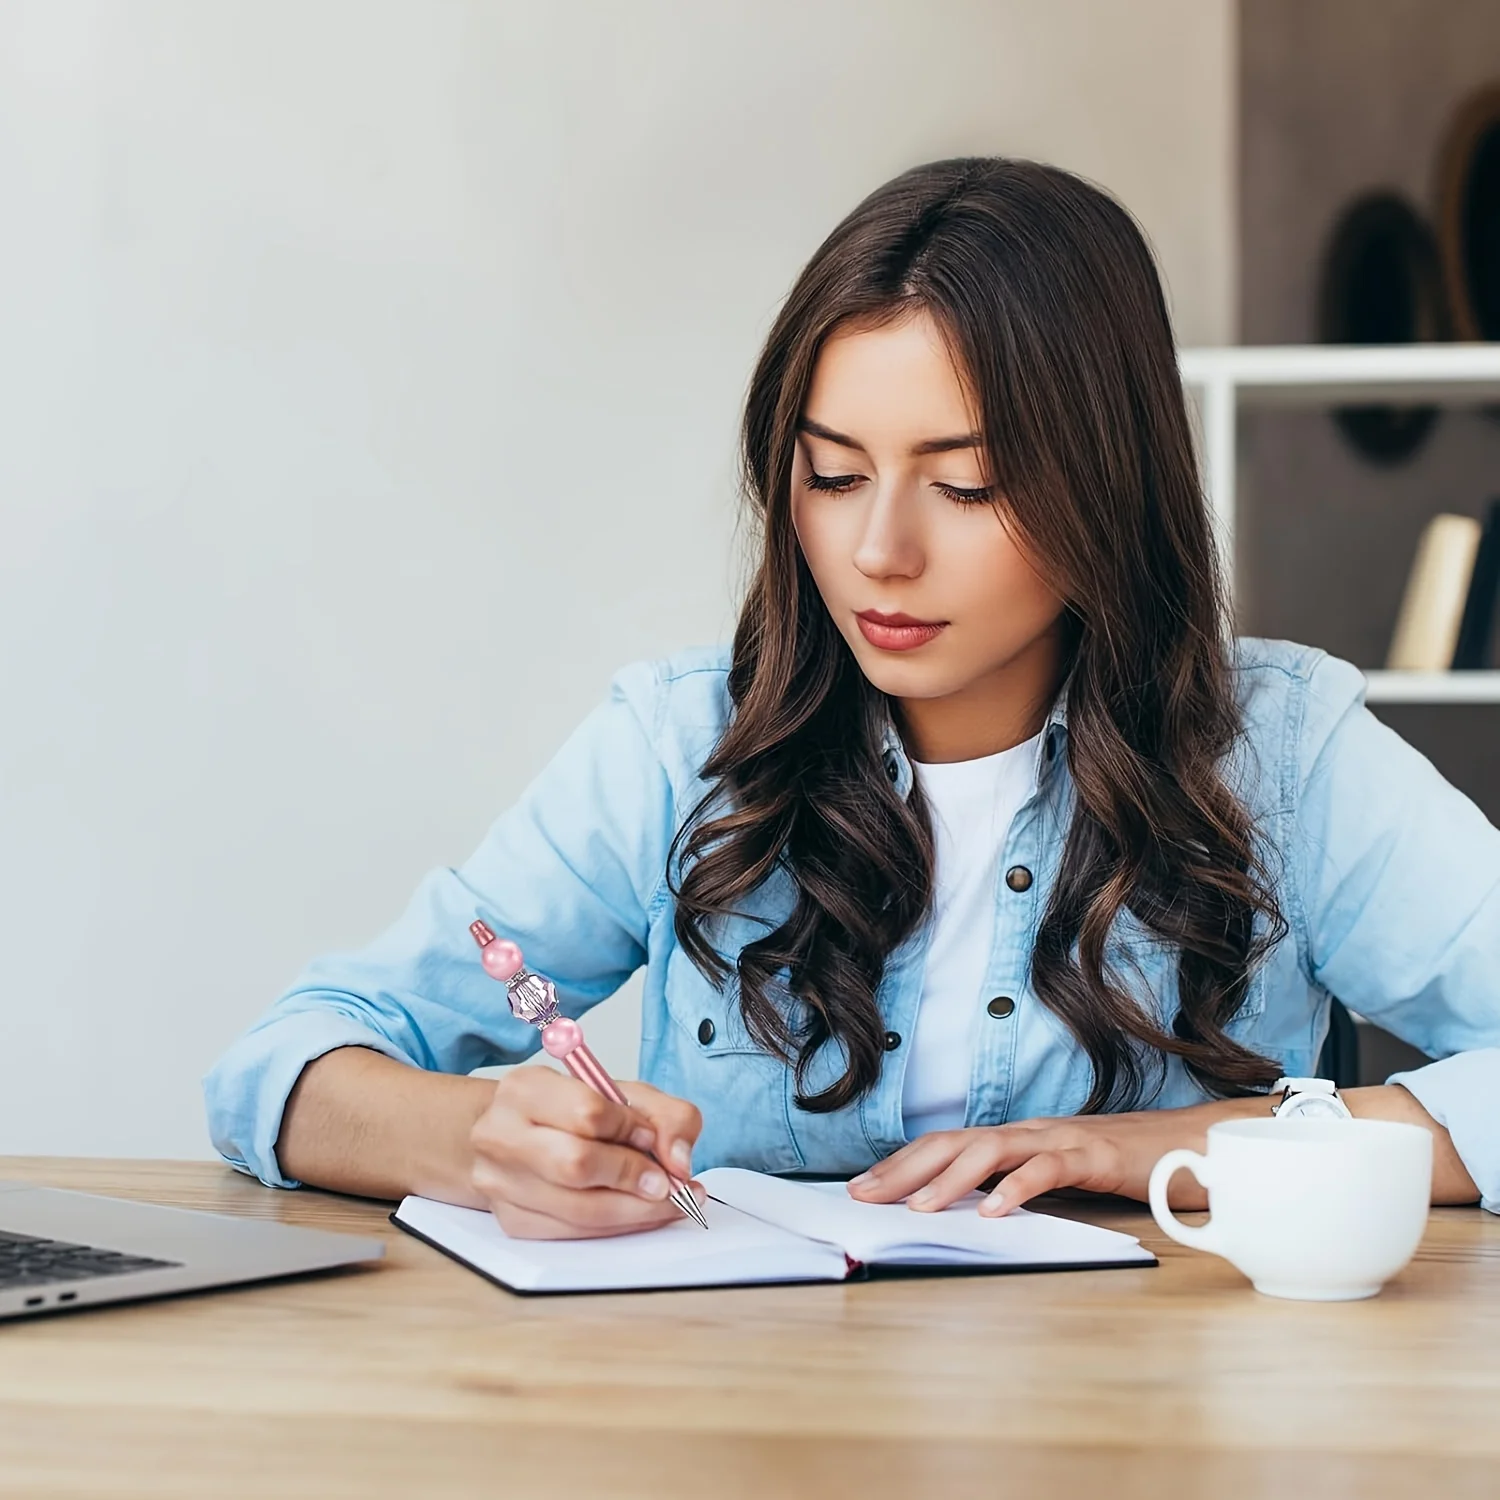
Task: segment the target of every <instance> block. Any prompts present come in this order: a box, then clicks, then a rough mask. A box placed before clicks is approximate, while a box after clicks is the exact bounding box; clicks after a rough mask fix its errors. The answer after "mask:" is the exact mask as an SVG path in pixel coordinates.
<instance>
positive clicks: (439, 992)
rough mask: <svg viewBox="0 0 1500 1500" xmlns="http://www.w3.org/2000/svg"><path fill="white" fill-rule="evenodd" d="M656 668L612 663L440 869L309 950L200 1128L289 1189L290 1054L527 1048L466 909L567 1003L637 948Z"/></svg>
mask: <svg viewBox="0 0 1500 1500" xmlns="http://www.w3.org/2000/svg"><path fill="white" fill-rule="evenodd" d="M661 696H662V695H661V691H660V684H659V680H658V674H657V672H656V670H655V668H654V667H653V666H652V665H651V664H649V663H641V664H638V665H636V666H633V667H628V668H626V669H625V670H624V671H622V672H620V673H619V674H618V675H617V676H616V677H615V679H614V682H613V683H612V685H611V690H610V694H609V697H608V698H607V699H606V701H605V702H604V703H602V704H601V705H600V706H599V707H598V708H596V709H595V710H594V712H593V713H592V714H590V715H589V717H588V718H587V719H586V720H585V721H584V722H583V723H582V724H581V725H580V726H579V728H578V729H577V730H576V731H575V732H574V733H573V734H572V736H571V737H570V738H569V739H568V741H567V742H566V743H565V744H564V745H563V747H562V748H561V749H560V750H559V751H558V753H557V755H556V756H555V757H554V758H553V759H552V761H551V762H550V763H549V764H548V765H547V766H546V768H545V769H544V770H543V771H542V773H541V774H540V775H539V776H538V777H537V778H536V780H535V781H533V782H532V784H531V785H530V786H529V787H528V788H527V790H526V791H525V793H524V794H523V795H522V797H521V799H520V801H519V802H518V803H517V804H516V805H515V806H514V807H512V808H511V809H510V810H509V811H507V812H506V813H504V814H503V815H502V816H501V817H500V818H499V819H498V820H497V821H496V822H495V823H494V825H493V826H492V827H491V828H490V830H489V832H488V834H487V835H486V836H485V839H484V841H483V843H481V845H480V846H479V848H478V849H477V850H476V851H475V852H474V853H473V855H472V856H471V857H470V858H469V859H468V860H467V861H466V862H465V863H464V864H463V865H461V866H459V867H458V868H455V869H440V870H435V871H433V872H432V873H430V874H429V875H428V876H427V877H426V878H425V879H424V880H423V881H422V882H421V884H420V885H419V886H418V888H417V890H416V892H415V894H414V895H413V897H412V899H411V901H410V903H409V904H408V906H407V908H406V911H405V912H404V913H403V914H402V916H401V917H400V919H399V920H398V921H397V922H396V923H395V924H394V925H393V926H391V927H390V928H389V929H387V930H386V931H385V932H384V933H383V934H382V935H381V936H380V937H378V938H377V939H376V940H375V941H374V942H373V943H371V944H370V945H369V946H368V947H367V948H365V949H363V950H361V951H358V952H353V953H346V954H332V955H329V956H326V957H323V958H320V959H318V960H316V961H315V962H314V963H312V964H310V965H309V966H308V968H307V969H306V970H305V971H304V972H303V973H302V974H301V975H300V976H299V977H298V978H297V980H296V982H295V983H294V984H293V985H292V986H291V988H290V989H288V990H287V992H286V993H285V994H284V995H282V996H281V998H280V999H279V1000H278V1001H277V1002H276V1003H275V1004H274V1005H273V1006H272V1007H271V1008H270V1010H269V1011H268V1012H267V1013H266V1014H265V1015H264V1016H263V1017H262V1018H261V1019H260V1020H259V1021H257V1022H256V1023H255V1025H253V1026H252V1027H251V1028H250V1030H249V1031H248V1032H246V1034H245V1035H244V1036H243V1037H241V1038H240V1040H239V1041H238V1042H236V1043H235V1044H234V1045H233V1046H232V1047H231V1048H230V1049H229V1051H228V1052H227V1053H226V1054H225V1055H224V1057H223V1058H222V1059H221V1060H220V1061H219V1062H218V1064H217V1065H216V1066H215V1067H214V1068H213V1070H212V1071H211V1072H210V1073H209V1074H208V1076H207V1077H206V1078H205V1080H204V1098H205V1103H206V1106H207V1111H208V1124H209V1132H210V1135H211V1137H212V1140H213V1144H214V1147H215V1149H217V1150H218V1152H219V1153H220V1154H221V1155H222V1156H223V1157H224V1159H225V1160H226V1161H228V1162H229V1163H230V1164H231V1165H232V1166H235V1167H237V1168H239V1169H240V1170H241V1171H245V1172H249V1173H252V1174H253V1175H255V1176H256V1177H259V1178H260V1179H261V1181H262V1182H266V1183H269V1184H272V1185H273V1186H279V1187H295V1186H297V1184H296V1183H295V1182H294V1181H292V1180H291V1179H290V1178H288V1177H286V1176H285V1175H284V1174H283V1173H282V1171H281V1168H280V1166H279V1164H278V1162H277V1159H276V1140H277V1136H278V1135H279V1133H280V1130H281V1120H282V1115H283V1112H284V1110H285V1108H286V1101H287V1098H288V1096H289V1095H290V1093H291V1091H292V1087H293V1085H294V1084H295V1083H296V1081H297V1079H298V1077H299V1076H300V1074H301V1072H302V1070H303V1069H304V1068H305V1067H306V1066H307V1064H308V1063H309V1062H311V1061H313V1060H314V1059H315V1058H318V1057H321V1056H323V1055H324V1054H325V1053H327V1052H331V1051H333V1050H334V1049H335V1048H338V1047H367V1048H372V1049H373V1050H375V1051H377V1052H382V1053H384V1054H385V1055H386V1056H388V1057H392V1058H395V1059H396V1060H397V1061H399V1062H404V1063H408V1064H410V1065H411V1066H413V1067H418V1068H425V1069H432V1070H437V1071H441V1072H446V1073H467V1072H471V1071H472V1070H473V1069H475V1068H478V1067H485V1066H489V1065H493V1064H495V1063H509V1062H520V1061H522V1060H523V1059H524V1058H526V1057H528V1056H529V1055H530V1054H531V1053H533V1052H534V1051H535V1050H536V1048H537V1046H538V1034H537V1032H536V1031H535V1029H534V1028H532V1027H531V1026H528V1025H526V1024H525V1023H523V1022H521V1021H518V1020H517V1019H516V1018H515V1017H514V1016H512V1015H511V1013H510V1009H509V1007H508V1005H507V1004H506V998H505V990H504V987H503V986H501V985H498V984H496V983H495V981H494V980H492V979H490V978H489V977H488V975H486V974H485V972H484V970H483V968H482V967H481V965H480V963H479V955H478V951H477V949H476V948H475V946H474V941H473V939H472V938H471V937H470V936H469V931H468V927H469V923H470V922H472V921H473V920H474V919H475V918H476V917H482V918H483V919H484V920H485V921H487V922H488V923H489V924H490V926H491V927H493V928H494V930H495V931H496V932H497V933H499V934H500V935H501V936H504V937H508V938H510V939H512V940H513V941H515V942H516V943H518V944H519V945H520V947H521V949H522V951H523V952H524V954H525V955H526V962H527V964H528V966H529V967H532V968H535V969H538V970H540V971H542V972H544V973H546V974H547V975H548V977H549V978H551V979H553V980H554V981H555V982H556V984H557V989H558V998H559V1001H560V1003H561V1005H562V1008H563V1009H564V1011H565V1012H566V1013H567V1014H569V1015H573V1016H577V1015H580V1014H582V1013H583V1012H584V1011H586V1010H587V1009H588V1008H589V1007H590V1006H592V1005H594V1004H596V1003H597V1002H598V1001H600V1000H602V999H604V998H605V997H606V996H608V995H610V994H612V993H614V991H615V990H617V989H618V988H619V987H620V985H621V984H623V983H624V982H625V980H626V979H628V978H629V977H630V975H631V974H632V973H633V972H634V971H635V970H636V969H637V968H639V967H640V966H641V964H642V963H643V962H644V961H645V958H646V941H647V935H648V932H649V925H650V916H651V912H652V910H653V908H654V906H655V905H656V904H657V903H658V902H659V901H660V899H661V892H662V889H663V883H664V878H665V871H666V858H667V851H668V848H669V846H670V842H671V833H672V828H673V808H672V794H671V788H670V785H669V782H668V778H667V774H666V771H665V769H664V767H663V766H662V763H661V759H660V757H659V755H658V754H657V751H656V748H655V745H656V733H657V729H658V727H659V726H658V723H657V719H658V717H659V714H660V711H661Z"/></svg>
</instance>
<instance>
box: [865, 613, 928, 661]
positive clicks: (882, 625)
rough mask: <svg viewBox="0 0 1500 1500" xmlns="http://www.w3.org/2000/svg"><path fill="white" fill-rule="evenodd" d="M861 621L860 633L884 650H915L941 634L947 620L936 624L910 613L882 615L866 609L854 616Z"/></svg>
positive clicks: (873, 644)
mask: <svg viewBox="0 0 1500 1500" xmlns="http://www.w3.org/2000/svg"><path fill="white" fill-rule="evenodd" d="M854 618H855V619H856V620H857V621H858V622H859V633H860V634H861V635H862V636H864V638H865V639H866V640H867V641H868V642H869V643H870V644H871V645H872V646H878V647H879V648H880V649H881V650H882V651H913V650H915V649H916V648H917V647H918V646H925V645H926V644H927V642H928V641H930V640H932V639H933V638H934V637H935V636H937V635H940V634H941V633H942V631H943V629H944V627H945V625H946V623H947V622H946V621H939V622H938V623H936V624H932V623H928V622H924V621H922V620H914V619H912V617H911V616H910V615H880V614H876V613H875V612H874V611H873V610H866V611H865V612H863V613H862V614H857V615H855V617H854Z"/></svg>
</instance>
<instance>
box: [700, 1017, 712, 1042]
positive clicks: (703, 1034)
mask: <svg viewBox="0 0 1500 1500" xmlns="http://www.w3.org/2000/svg"><path fill="white" fill-rule="evenodd" d="M713 1039H714V1023H713V1022H712V1021H710V1020H709V1019H708V1017H707V1016H704V1018H703V1019H702V1020H701V1021H699V1022H698V1040H699V1041H700V1042H701V1043H702V1044H703V1045H704V1046H705V1047H706V1046H708V1044H709V1043H710V1042H711V1041H713Z"/></svg>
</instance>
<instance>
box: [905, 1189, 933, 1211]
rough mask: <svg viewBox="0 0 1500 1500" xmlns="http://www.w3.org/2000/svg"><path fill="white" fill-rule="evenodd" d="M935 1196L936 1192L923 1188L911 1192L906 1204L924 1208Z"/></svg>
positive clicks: (909, 1206)
mask: <svg viewBox="0 0 1500 1500" xmlns="http://www.w3.org/2000/svg"><path fill="white" fill-rule="evenodd" d="M936 1196H937V1194H936V1193H932V1192H929V1191H928V1189H926V1188H923V1189H922V1191H921V1192H920V1193H913V1194H912V1195H911V1197H910V1198H908V1199H907V1200H906V1204H907V1207H908V1208H926V1207H928V1205H929V1204H931V1202H932V1201H933V1199H934V1198H935V1197H936Z"/></svg>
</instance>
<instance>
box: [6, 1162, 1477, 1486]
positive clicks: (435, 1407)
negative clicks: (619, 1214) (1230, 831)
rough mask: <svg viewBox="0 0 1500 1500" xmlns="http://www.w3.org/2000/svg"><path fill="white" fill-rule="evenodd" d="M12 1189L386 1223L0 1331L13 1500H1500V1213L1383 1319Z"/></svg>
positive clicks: (181, 1193)
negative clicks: (729, 1266)
mask: <svg viewBox="0 0 1500 1500" xmlns="http://www.w3.org/2000/svg"><path fill="white" fill-rule="evenodd" d="M0 1178H18V1179H23V1180H26V1181H31V1182H36V1183H42V1184H49V1185H53V1186H58V1187H73V1188H83V1189H87V1190H90V1191H95V1192H101V1193H112V1194H115V1195H117V1196H120V1197H128V1198H141V1199H147V1200H150V1201H152V1202H158V1203H171V1204H179V1205H182V1206H185V1207H191V1208H205V1209H212V1210H215V1211H218V1212H222V1213H232V1214H246V1215H259V1216H266V1217H273V1218H278V1219H283V1220H285V1221H287V1222H288V1223H296V1224H310V1225H314V1226H316V1227H319V1228H324V1229H333V1230H348V1231H351V1232H357V1233H360V1234H380V1235H383V1236H385V1238H386V1240H387V1244H388V1251H387V1257H388V1258H387V1260H386V1261H385V1262H384V1263H383V1264H381V1265H379V1266H377V1267H375V1268H373V1269H369V1270H350V1271H340V1272H334V1273H330V1274H326V1275H323V1276H320V1277H314V1278H310V1279H305V1280H300V1281H289V1282H282V1283H278V1284H274V1285H265V1286H259V1287H248V1288H245V1289H242V1290H238V1291H224V1292H213V1293H206V1294H199V1295H194V1296H189V1297H182V1298H176V1299H171V1300H167V1301H162V1302H156V1303H143V1304H135V1305H122V1306H120V1307H116V1308H106V1309H100V1310H96V1311H84V1312H79V1313H75V1314H67V1315H62V1316H55V1317H49V1318H42V1319H34V1320H29V1321H20V1322H12V1323H7V1324H3V1325H0V1495H3V1496H6V1497H11V1496H24V1497H27V1500H33V1497H36V1500H51V1497H59V1496H68V1497H85V1496H87V1497H90V1500H94V1497H111V1500H125V1497H131V1500H133V1497H148V1496H149V1497H152V1500H158V1497H178V1496H182V1497H188V1496H191V1497H195V1500H198V1497H208V1496H234V1497H238V1496H246V1497H248V1496H257V1497H259V1496H277V1497H283V1500H294V1497H296V1500H300V1497H304V1496H305V1497H319V1500H341V1497H345V1496H347V1497H351V1500H352V1497H358V1500H376V1497H383V1496H401V1497H405V1500H429V1497H431V1500H444V1497H449V1496H461V1495H462V1496H468V1495H476V1496H477V1495H485V1496H505V1497H529V1496H546V1497H561V1496H572V1495H580V1496H596V1495H597V1496H642V1497H648V1496H649V1497H675V1496H689V1495H691V1496H702V1495H710V1496H715V1497H731V1500H738V1497H742V1496H743V1497H751V1496H754V1497H781V1496H803V1495H807V1496H813V1495H816V1496H820V1497H833V1496H843V1495H861V1496H869V1497H884V1496H899V1497H906V1496H926V1495H933V1496H945V1495H962V1496H967V1495H987V1496H1001V1495H1019V1494H1036V1495H1048V1496H1066V1495H1072V1494H1079V1495H1084V1494H1088V1495H1098V1496H1102V1497H1109V1500H1115V1497H1120V1500H1135V1497H1138V1496H1139V1497H1146V1496H1151V1497H1153V1500H1162V1497H1173V1496H1184V1497H1187V1496H1192V1497H1197V1496H1215V1497H1238V1496H1266V1497H1272V1496H1275V1497H1276V1500H1285V1497H1286V1496H1288V1495H1296V1496H1299V1497H1300V1496H1317V1497H1319V1500H1328V1497H1341V1496H1346V1495H1347V1496H1351V1497H1353V1496H1358V1497H1360V1500H1382V1497H1386V1496H1408V1495H1443V1496H1448V1497H1453V1496H1465V1497H1467V1496H1470V1495H1473V1496H1480V1495H1483V1496H1493V1495H1496V1494H1500V1219H1497V1218H1496V1217H1494V1216H1492V1215H1488V1214H1485V1213H1483V1212H1482V1211H1481V1210H1479V1209H1444V1210H1437V1211H1435V1212H1434V1213H1433V1215H1432V1219H1431V1222H1430V1226H1429V1229H1428V1233H1427V1237H1426V1239H1425V1241H1424V1243H1423V1246H1422V1249H1421V1251H1420V1253H1419V1254H1418V1257H1417V1259H1416V1261H1415V1262H1414V1263H1413V1264H1412V1265H1411V1266H1410V1267H1408V1269H1407V1270H1406V1271H1405V1272H1404V1273H1403V1274H1402V1275H1401V1276H1400V1277H1399V1278H1398V1279H1397V1280H1396V1281H1394V1282H1393V1283H1391V1284H1390V1285H1389V1286H1388V1287H1387V1288H1386V1289H1385V1291H1384V1292H1383V1293H1382V1294H1381V1296H1379V1297H1378V1298H1376V1299H1374V1300H1373V1301H1369V1302H1361V1303H1345V1304H1312V1303H1294V1302H1281V1301H1276V1300H1273V1299H1270V1298H1265V1297H1261V1296H1259V1295H1258V1294H1257V1293H1255V1292H1254V1291H1252V1290H1251V1288H1250V1286H1249V1284H1248V1283H1247V1282H1246V1281H1245V1280H1244V1279H1243V1278H1242V1277H1241V1276H1240V1275H1239V1274H1238V1273H1237V1272H1236V1271H1234V1270H1233V1269H1232V1268H1231V1267H1230V1266H1228V1265H1227V1264H1225V1263H1224V1262H1223V1261H1220V1260H1217V1259H1215V1258H1213V1257H1210V1256H1207V1255H1198V1254H1194V1253H1193V1252H1191V1251H1187V1250H1184V1249H1181V1248H1179V1247H1178V1246H1176V1245H1174V1244H1173V1243H1171V1242H1170V1241H1168V1240H1166V1239H1164V1238H1163V1237H1162V1236H1161V1235H1160V1234H1159V1233H1158V1232H1157V1231H1156V1229H1155V1226H1154V1225H1153V1224H1152V1223H1151V1220H1150V1218H1149V1216H1148V1215H1146V1214H1145V1213H1144V1212H1143V1211H1141V1210H1140V1209H1139V1208H1137V1207H1136V1206H1134V1205H1125V1204H1118V1203H1099V1202H1094V1203H1088V1204H1081V1203H1078V1202H1073V1201H1067V1202H1064V1201H1061V1200H1059V1201H1054V1202H1050V1203H1047V1204H1045V1205H1043V1206H1044V1207H1045V1208H1046V1209H1047V1210H1048V1211H1051V1212H1058V1213H1063V1214H1068V1215H1071V1216H1074V1217H1081V1218H1088V1219H1091V1220H1093V1221H1094V1222H1097V1223H1104V1224H1108V1225H1110V1226H1111V1227H1115V1228H1120V1229H1125V1230H1128V1231H1129V1232H1130V1233H1132V1234H1138V1235H1140V1236H1141V1238H1142V1239H1143V1240H1144V1241H1145V1242H1146V1243H1147V1244H1149V1245H1150V1246H1151V1248H1152V1249H1153V1250H1155V1251H1156V1253H1157V1254H1158V1255H1159V1256H1161V1258H1162V1265H1161V1267H1160V1268H1158V1269H1154V1270H1151V1269H1142V1270H1126V1271H1086V1272H1072V1273H1065V1274H1054V1275H1027V1276H1009V1277H1007V1276H976V1277H958V1278H942V1279H935V1280H898V1281H885V1282H880V1281H877V1282H870V1283H862V1284H851V1285H829V1286H822V1285H819V1286H798V1287H766V1288H758V1289H735V1290H701V1291H689V1292H669V1293H646V1294H640V1293H637V1294H632V1295H623V1296H622V1295H604V1296H588V1297H566V1298H547V1299H537V1298H520V1297H514V1296H511V1295H509V1294H508V1293H506V1292H504V1291H501V1290H499V1289H497V1288H496V1287H493V1286H491V1285H489V1284H488V1283H487V1282H485V1281H482V1280H481V1279H480V1278H479V1277H477V1276H475V1275H473V1274H471V1273H469V1272H467V1271H465V1270H464V1269H463V1268H462V1267H460V1266H457V1265H455V1264H453V1263H452V1262H450V1261H448V1260H447V1259H445V1258H444V1257H442V1256H441V1255H439V1254H437V1253H436V1252H435V1251H432V1250H430V1249H428V1248H427V1247H425V1246H423V1245H421V1244H418V1243H417V1242H416V1241H414V1240H412V1239H410V1238H409V1237H408V1236H406V1235H403V1234H401V1233H399V1232H398V1231H396V1230H394V1229H392V1228H391V1227H390V1226H389V1225H388V1224H387V1222H386V1218H385V1215H386V1214H387V1212H388V1211H389V1205H385V1204H376V1203H368V1202H364V1201H361V1200H356V1199H349V1198H340V1197H336V1196H334V1195H331V1194H324V1193H315V1192H309V1191H302V1192H296V1193H286V1192H277V1191H273V1190H271V1189H268V1188H263V1187H261V1186H259V1185H258V1184H256V1183H254V1182H252V1181H250V1180H249V1179H247V1178H244V1177H241V1176H238V1175H237V1174H235V1173H233V1172H231V1171H229V1170H228V1169H227V1168H223V1167H220V1166H217V1165H212V1164H208V1163H201V1162H193V1163H187V1162H136V1161H132V1162H125V1161H113V1162H112V1161H71V1160H63V1159H18V1158H0Z"/></svg>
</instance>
